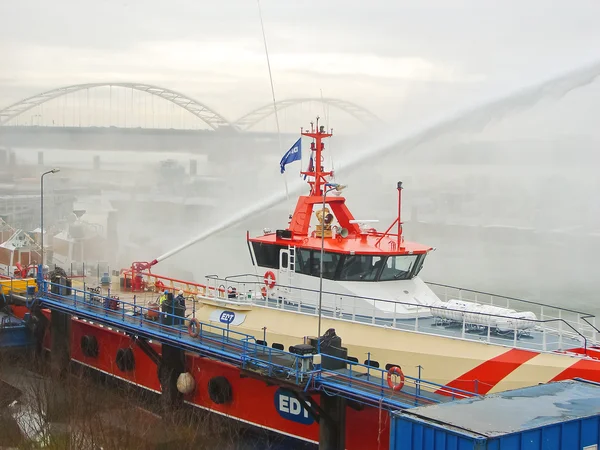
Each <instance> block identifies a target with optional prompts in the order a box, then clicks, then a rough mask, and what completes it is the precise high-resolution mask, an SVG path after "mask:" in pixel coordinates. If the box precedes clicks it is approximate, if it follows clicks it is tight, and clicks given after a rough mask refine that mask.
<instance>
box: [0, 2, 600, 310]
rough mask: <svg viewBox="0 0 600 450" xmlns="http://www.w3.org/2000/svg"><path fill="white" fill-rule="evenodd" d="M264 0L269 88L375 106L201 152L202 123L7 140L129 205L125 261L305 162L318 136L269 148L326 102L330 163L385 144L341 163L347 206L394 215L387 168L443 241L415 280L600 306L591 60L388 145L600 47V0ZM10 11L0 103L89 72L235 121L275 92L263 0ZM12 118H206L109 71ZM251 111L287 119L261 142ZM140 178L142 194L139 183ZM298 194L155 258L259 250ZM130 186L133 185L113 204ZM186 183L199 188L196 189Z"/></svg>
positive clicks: (119, 123) (105, 123) (331, 112)
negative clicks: (68, 139)
mask: <svg viewBox="0 0 600 450" xmlns="http://www.w3.org/2000/svg"><path fill="white" fill-rule="evenodd" d="M261 8H262V13H263V19H264V23H265V31H266V36H267V43H268V48H269V56H270V60H271V67H272V73H273V79H274V88H275V96H276V99H277V100H283V99H287V98H303V97H311V98H320V97H331V98H339V99H342V100H346V101H350V102H353V103H356V104H358V105H361V106H363V107H364V108H366V109H368V110H369V111H371V112H373V113H374V114H376V115H377V116H378V117H380V118H381V119H382V120H383V123H384V125H383V127H382V128H369V127H368V126H365V124H363V123H361V122H360V121H358V120H356V119H355V118H354V117H352V116H351V115H350V114H348V113H347V112H344V111H341V110H339V109H335V108H334V107H326V106H323V105H321V104H319V103H316V102H313V103H310V104H308V105H304V104H303V105H299V106H292V107H290V108H288V109H285V110H283V111H281V112H280V114H279V121H280V126H281V131H282V132H283V133H285V135H284V136H282V139H281V145H279V143H278V140H277V138H276V135H275V133H276V132H277V129H276V125H275V118H274V116H271V117H269V118H267V119H265V120H263V121H261V122H260V123H259V124H257V125H256V126H255V127H253V128H252V129H251V130H250V131H249V132H248V134H247V135H244V136H242V137H241V138H240V141H239V143H238V146H237V148H239V155H238V154H236V153H233V154H232V156H230V157H228V158H223V159H222V160H214V159H211V155H214V153H218V152H219V151H220V150H219V148H218V147H216V146H214V145H205V146H204V145H202V144H201V143H199V144H198V148H197V149H195V150H194V152H193V153H191V152H187V151H180V150H177V149H172V148H171V149H169V148H165V149H163V150H162V151H154V150H149V149H147V148H145V147H144V146H143V145H140V146H139V147H138V148H135V146H133V147H127V148H124V147H125V146H123V145H120V144H119V143H118V141H117V143H116V144H115V145H114V146H113V147H111V148H106V147H104V148H102V149H95V150H94V151H90V150H89V149H83V147H82V150H78V149H77V148H68V149H67V148H56V147H55V148H47V147H45V146H43V145H38V146H32V145H30V144H27V145H25V144H24V143H23V144H21V145H19V142H16V143H15V141H10V145H5V147H6V148H8V149H9V150H10V151H13V152H14V153H15V154H16V158H17V164H19V165H21V164H22V165H35V164H36V163H37V158H38V156H37V155H38V153H39V152H40V151H43V153H44V165H45V166H58V167H61V177H60V178H59V177H56V178H55V179H50V178H48V179H47V183H48V189H49V190H51V189H56V188H57V186H59V185H60V183H63V185H69V186H75V185H78V186H85V187H90V186H93V187H94V188H95V189H96V191H97V192H96V193H95V194H90V193H86V194H85V195H80V196H79V197H78V198H77V206H79V207H81V208H82V209H86V210H87V211H88V212H87V220H88V221H90V222H93V221H96V222H98V223H103V224H104V225H105V218H104V217H105V214H106V211H109V210H113V209H115V208H116V209H118V251H117V252H116V254H115V255H114V257H113V259H114V261H113V262H112V263H111V264H113V265H117V266H126V265H128V264H129V263H130V262H131V261H133V260H152V259H154V258H155V257H157V256H159V255H160V254H162V253H163V252H165V251H168V250H169V249H171V248H172V247H174V246H177V245H180V244H181V243H183V242H185V241H187V240H188V239H191V238H193V237H194V236H196V235H197V234H199V233H201V232H202V231H203V230H205V229H207V228H209V227H211V226H212V225H214V224H215V223H220V222H221V221H224V220H226V219H227V218H228V217H230V216H231V215H233V214H235V213H237V212H239V211H240V210H242V209H244V208H247V207H250V206H252V205H253V204H256V203H260V202H261V201H262V200H264V199H265V198H266V197H268V196H269V195H270V194H272V193H273V192H282V191H284V179H285V180H287V182H288V183H290V185H291V184H292V182H296V181H297V178H298V171H299V170H300V168H301V167H306V165H307V161H308V152H307V150H306V149H307V142H305V146H304V160H303V162H302V166H301V165H300V164H299V163H293V164H291V165H289V166H288V169H287V173H286V175H285V176H282V175H281V174H280V173H279V159H280V158H281V156H282V155H283V154H284V153H285V151H287V149H288V148H289V147H290V146H291V145H292V144H293V143H294V141H295V139H296V138H297V135H298V130H299V127H301V126H304V127H307V126H309V122H310V121H311V120H314V118H315V116H316V115H320V116H321V117H322V121H324V122H325V123H326V124H327V126H328V128H329V127H333V128H334V134H335V136H334V138H332V139H331V140H330V146H329V147H327V151H328V153H327V154H328V160H327V161H328V162H331V161H333V164H334V168H335V166H336V164H339V163H342V162H344V161H346V160H348V159H351V158H352V157H353V156H355V155H356V154H357V153H358V152H360V151H369V150H376V149H378V148H381V147H382V146H384V147H388V148H391V149H392V151H389V152H386V153H379V154H377V155H374V156H372V157H370V158H367V159H365V160H364V163H363V164H361V165H360V166H359V167H358V168H357V167H355V168H353V169H351V170H343V169H342V170H341V171H340V172H339V173H338V174H337V177H336V181H338V182H342V183H343V184H347V185H348V188H347V189H346V191H345V193H344V195H345V196H346V197H347V198H348V205H349V207H350V208H351V210H352V211H353V213H354V215H355V217H357V218H362V219H379V220H380V223H379V228H383V229H385V228H387V225H388V224H389V223H391V221H392V220H393V219H394V217H395V214H396V195H397V194H396V190H395V186H396V182H397V181H399V180H401V181H403V182H404V187H405V190H404V191H403V217H404V220H405V222H406V226H405V235H406V238H407V239H408V240H418V241H420V242H422V243H424V244H429V245H431V246H433V247H436V251H435V252H432V253H431V254H430V255H429V257H428V259H427V261H426V263H425V267H424V269H423V271H422V272H421V276H422V277H423V278H424V279H425V280H427V281H435V282H441V283H447V284H451V285H460V286H464V287H469V288H474V289H481V290H486V291H492V292H497V293H499V294H504V295H514V296H519V297H526V298H528V299H532V300H541V301H545V302H549V303H554V304H558V305H561V306H564V307H572V308H579V309H583V310H584V311H591V312H600V307H598V306H597V300H596V298H597V296H596V293H597V292H598V288H599V281H598V276H597V274H598V269H597V262H596V257H597V254H598V251H599V250H600V208H599V206H598V201H597V198H596V197H597V195H596V194H597V192H598V191H599V188H600V181H599V177H598V175H597V168H598V167H599V164H598V163H599V162H600V161H599V159H600V156H598V150H599V144H600V131H599V127H598V117H600V114H599V113H600V103H599V99H600V81H598V80H597V79H595V80H594V81H591V82H590V83H585V85H583V86H581V87H579V88H577V89H574V90H572V91H570V92H568V93H566V94H564V95H556V94H555V91H553V90H548V91H547V92H546V91H542V92H541V93H539V101H537V102H535V104H534V105H533V106H531V107H527V108H525V109H522V108H520V106H521V103H522V98H521V97H520V96H519V95H518V94H516V95H513V96H512V97H510V98H511V100H510V101H511V102H513V103H514V112H511V108H510V105H512V103H509V107H508V113H506V112H505V114H502V117H501V118H498V119H497V118H496V115H495V112H494V111H490V110H487V109H485V108H483V109H481V110H478V111H479V113H477V114H479V115H477V114H475V116H471V117H470V118H469V120H470V121H471V122H473V126H472V127H471V126H466V127H458V126H457V127H456V130H453V129H452V127H449V128H450V129H448V130H447V132H445V133H444V134H443V135H442V136H438V137H435V138H432V139H429V138H428V137H427V136H425V137H424V138H423V139H422V140H421V141H420V142H421V143H420V144H419V145H416V146H413V147H412V148H411V149H410V151H405V149H404V147H403V146H402V145H400V144H398V145H397V146H396V147H395V146H394V145H390V144H392V143H393V142H401V141H402V139H403V137H404V136H405V135H407V134H410V133H411V132H412V131H413V130H414V129H418V128H419V127H420V126H422V125H423V124H434V123H436V121H437V120H438V119H440V118H444V117H450V116H452V115H453V114H454V113H453V112H454V111H461V110H462V109H463V107H469V106H472V105H479V104H483V103H485V102H486V101H487V99H493V98H501V97H502V96H503V95H504V94H511V93H513V92H515V91H518V90H519V89H520V88H522V87H524V86H532V85H535V84H536V83H539V82H543V81H544V80H546V79H549V78H552V77H554V76H559V75H563V74H565V73H569V72H570V71H572V70H575V69H578V68H580V67H582V66H585V65H588V64H591V63H594V62H596V61H598V60H600V54H599V51H598V44H597V43H598V42H600V29H599V28H598V27H597V17H600V5H599V4H598V3H597V2H593V1H576V2H570V3H566V2H548V1H528V2H525V3H524V2H516V1H506V2H502V3H501V4H494V3H493V2H481V1H442V0H439V1H420V2H398V1H375V2H370V3H365V2H348V1H345V2H342V1H337V0H335V1H327V2H313V1H307V2H301V3H300V2H295V3H291V2H276V1H265V0H263V1H262V2H261ZM0 17H3V18H7V19H8V20H6V21H4V22H5V23H4V24H3V26H2V27H0V55H2V58H0V108H3V107H5V106H8V105H11V104H13V103H15V102H18V101H19V100H22V99H24V98H26V97H29V96H33V95H35V94H38V93H41V92H44V91H47V90H50V89H53V88H57V87H61V86H68V85H72V84H79V83H95V82H98V83H110V82H140V83H149V84H155V85H158V86H161V87H166V88H170V89H173V90H175V91H179V92H182V93H185V94H186V95H188V96H190V97H192V98H194V99H196V100H198V101H200V102H202V103H203V104H205V105H207V106H209V107H210V108H211V109H214V110H215V111H217V112H218V113H220V114H222V115H223V116H224V117H226V118H227V119H228V120H231V121H233V120H235V119H237V118H239V117H241V116H242V115H243V114H245V113H247V112H249V111H251V110H253V109H255V108H258V107H261V106H264V105H267V104H269V103H270V102H272V98H271V90H270V89H271V88H270V83H269V74H268V71H267V65H266V59H265V52H264V47H263V42H262V35H261V29H260V22H259V16H258V9H257V4H256V2H254V1H237V0H235V1H233V0H232V1H227V2H222V3H221V4H219V3H214V2H204V1H202V2H189V1H183V0H173V1H170V2H167V3H165V2H158V1H154V0H148V1H144V2H142V1H128V2H122V1H112V0H110V1H104V2H95V3H87V2H75V1H72V0H63V1H61V2H60V3H54V4H51V3H48V2H44V1H42V0H39V1H34V0H26V1H21V2H10V3H9V2H3V3H2V4H0ZM592 67H593V69H592V72H594V70H596V69H598V66H597V65H596V66H592ZM596 72H597V73H600V70H596ZM590 77H591V78H592V79H593V73H592V75H590ZM457 115H458V116H460V114H459V113H457ZM475 122H477V123H475ZM322 123H323V122H322ZM7 125H8V126H11V125H12V126H17V125H18V126H23V127H25V126H28V127H32V128H35V127H103V128H107V127H115V128H137V127H140V128H142V129H152V128H161V129H165V130H168V129H174V130H185V129H194V130H208V127H207V126H206V124H204V123H202V121H200V120H199V119H198V118H195V117H193V116H191V115H190V114H189V113H187V112H185V111H182V110H181V109H180V108H177V107H176V106H174V105H172V104H169V103H167V102H166V101H165V100H162V99H159V98H155V97H153V96H151V95H149V94H144V93H140V92H137V91H136V92H134V91H133V90H131V91H130V90H127V89H120V88H116V87H113V88H108V87H104V88H97V89H90V90H89V92H88V91H80V92H79V93H75V94H70V95H69V96H65V97H61V98H58V99H56V100H52V101H51V102H48V103H47V104H44V106H43V108H42V107H38V108H35V109H34V110H30V111H28V112H26V113H24V114H23V115H22V116H20V117H18V118H15V119H14V120H12V121H11V122H10V123H8V124H7ZM2 128H3V127H0V136H2V133H6V131H3V130H2ZM251 132H254V133H259V132H263V133H271V134H272V135H273V136H275V138H274V139H272V140H271V141H269V143H268V145H267V144H265V145H264V146H261V144H260V140H259V138H258V137H256V135H253V134H252V133H251ZM207 133H214V132H212V131H207ZM293 133H295V134H293ZM384 143H385V144H384ZM85 145H86V146H91V147H93V146H94V142H87V143H86V144H85ZM148 148H149V147H148ZM394 148H395V149H396V151H394ZM95 155H100V159H101V161H102V162H101V165H100V169H98V170H93V168H92V166H93V157H94V156H95ZM330 158H332V159H330ZM166 159H172V160H175V161H177V162H179V163H180V164H181V168H182V170H183V174H182V173H181V172H173V173H171V174H166V175H165V173H164V172H161V170H160V164H161V161H164V160H166ZM190 159H195V160H197V164H198V175H197V177H195V178H196V181H197V182H194V180H191V179H190V178H193V177H189V176H188V175H189V172H190V168H189V160H190ZM38 172H41V170H39V171H38ZM36 173H37V172H36ZM304 192H306V191H304ZM144 195H146V196H147V197H148V199H147V200H146V203H144V204H143V205H140V204H136V203H134V202H129V203H128V200H130V199H132V198H134V197H135V196H137V197H140V196H144ZM120 196H121V197H120ZM295 197H296V195H295V194H294V195H291V196H290V199H289V200H287V201H284V202H282V203H281V204H279V205H278V206H277V207H275V208H273V209H271V210H264V211H263V210H261V209H259V211H257V212H255V213H253V214H252V215H251V216H250V217H248V218H247V219H246V220H244V221H243V222H242V223H241V224H239V225H237V226H235V227H233V228H231V229H228V230H226V231H224V232H222V233H220V234H218V235H215V236H213V237H211V238H209V239H207V240H206V241H203V242H201V243H198V244H196V245H194V246H192V247H190V248H188V249H186V250H184V251H182V252H181V253H179V254H177V255H175V256H173V257H172V258H170V259H168V260H166V261H164V262H163V263H161V264H160V265H159V266H157V268H156V269H155V271H156V272H157V273H162V274H165V275H171V276H175V277H179V276H185V277H188V278H189V277H194V278H195V279H196V280H201V279H202V277H203V276H204V275H207V274H214V273H217V274H219V275H222V276H225V275H231V274H236V273H243V272H246V271H248V270H249V269H250V258H249V255H248V250H247V247H246V243H245V234H246V230H247V229H249V230H250V231H251V234H260V233H261V230H262V228H264V227H270V228H271V229H276V228H278V227H284V226H285V225H286V223H287V216H288V214H289V213H290V212H292V210H293V207H294V204H295ZM118 198H124V199H125V200H122V201H121V203H120V204H119V206H115V205H116V204H117V203H116V201H117V200H116V199H118ZM161 199H162V200H161ZM192 199H194V201H197V203H199V204H200V206H199V207H196V208H192V207H191V206H186V201H187V202H191V201H192ZM172 203H176V204H177V205H179V206H176V207H175V206H169V205H170V204H172ZM192 209H193V212H191V210H192Z"/></svg>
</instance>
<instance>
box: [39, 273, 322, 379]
mask: <svg viewBox="0 0 600 450" xmlns="http://www.w3.org/2000/svg"><path fill="white" fill-rule="evenodd" d="M44 285H45V286H44V288H43V289H42V291H41V292H40V295H41V297H40V300H41V301H42V302H43V303H47V304H49V305H50V306H55V307H56V306H57V305H56V303H60V304H62V305H63V308H64V309H69V310H70V311H71V312H73V313H74V314H78V313H79V314H80V315H81V316H84V315H86V316H90V317H93V319H92V320H95V321H98V322H104V323H107V324H110V325H111V326H115V327H119V326H123V325H127V326H132V325H133V326H135V327H136V328H137V329H138V330H142V329H143V330H144V332H146V333H148V334H150V335H153V336H154V337H157V338H158V339H160V338H161V337H162V338H164V337H165V336H168V337H169V338H171V339H173V338H174V339H175V340H176V341H178V342H179V343H181V344H185V345H186V346H187V347H188V348H189V347H194V349H195V350H205V351H206V350H210V351H211V352H213V353H216V354H218V355H219V356H220V357H222V358H224V359H226V360H228V361H230V362H233V363H236V364H238V365H241V366H242V368H250V367H254V368H262V369H265V370H267V371H268V373H269V375H270V376H273V375H275V374H276V373H278V374H283V375H285V376H286V377H288V378H289V377H293V378H294V379H295V380H296V382H297V383H300V382H302V380H304V379H306V378H307V376H308V375H310V373H311V372H310V371H304V370H302V366H303V365H304V364H303V363H302V362H303V360H312V355H307V356H301V355H295V354H292V353H289V352H285V351H283V350H277V349H273V348H270V347H266V346H264V345H262V344H258V343H257V342H256V339H255V337H254V336H251V335H249V334H245V333H240V332H238V331H235V330H231V329H229V328H225V327H221V326H217V325H212V324H208V323H204V322H200V321H199V322H198V330H197V332H198V337H197V338H196V339H183V338H184V336H185V337H186V338H187V336H186V332H187V330H185V329H182V327H181V326H173V325H167V324H164V323H161V322H158V323H157V322H155V321H153V320H151V319H148V318H147V314H145V313H148V312H154V313H156V312H157V311H156V310H155V309H152V308H149V307H147V306H144V305H139V304H137V303H136V302H135V297H134V302H133V303H132V302H127V301H122V300H120V299H118V300H117V299H115V298H113V297H110V295H109V296H103V295H99V294H96V293H93V292H89V291H85V290H82V289H77V288H72V287H71V288H68V289H70V290H71V291H72V294H71V295H61V294H57V293H52V292H51V290H52V286H56V287H58V288H59V289H67V287H66V286H63V285H59V284H56V283H51V282H45V283H44ZM49 291H50V292H49ZM78 294H81V295H78ZM111 301H116V302H119V308H118V309H111V308H110V307H107V306H106V305H107V303H108V302H111ZM90 313H91V314H90ZM128 313H133V316H130V315H129V314H128ZM158 314H159V317H171V318H173V319H178V320H184V318H183V317H181V316H178V315H175V314H171V313H167V312H163V311H158ZM129 318H130V320H127V319H129ZM261 356H262V358H261ZM276 357H279V358H281V359H287V360H288V361H290V365H282V364H279V363H276V362H274V358H276Z"/></svg>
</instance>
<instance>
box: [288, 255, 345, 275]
mask: <svg viewBox="0 0 600 450" xmlns="http://www.w3.org/2000/svg"><path fill="white" fill-rule="evenodd" d="M296 254H297V259H296V272H298V273H303V274H304V275H311V276H313V277H318V276H319V274H320V271H321V251H320V250H305V249H298V250H297V252H296ZM341 256H342V255H340V254H339V253H330V252H324V254H323V278H325V279H328V280H333V279H335V275H336V272H337V269H338V266H339V262H340V258H341Z"/></svg>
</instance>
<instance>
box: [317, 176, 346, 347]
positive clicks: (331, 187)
mask: <svg viewBox="0 0 600 450" xmlns="http://www.w3.org/2000/svg"><path fill="white" fill-rule="evenodd" d="M345 187H346V186H342V185H340V184H337V183H325V186H324V188H325V189H323V209H325V199H326V197H327V194H328V193H329V192H331V191H338V192H341V191H342V190H343V189H344V188H345ZM327 188H329V189H327ZM324 253H325V224H324V223H322V224H321V259H320V264H319V266H320V267H319V330H318V334H317V352H318V353H321V309H322V305H323V254H324Z"/></svg>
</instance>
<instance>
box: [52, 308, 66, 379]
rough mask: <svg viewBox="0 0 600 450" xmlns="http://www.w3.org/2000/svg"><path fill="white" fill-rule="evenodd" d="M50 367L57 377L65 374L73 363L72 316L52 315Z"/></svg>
mask: <svg viewBox="0 0 600 450" xmlns="http://www.w3.org/2000/svg"><path fill="white" fill-rule="evenodd" d="M50 336H51V338H52V342H51V344H50V367H51V368H52V371H53V372H54V373H55V374H57V375H62V374H64V373H65V372H66V371H67V369H68V367H69V362H70V361H71V315H70V314H66V313H63V312H59V311H54V310H53V311H52V312H51V313H50Z"/></svg>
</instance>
